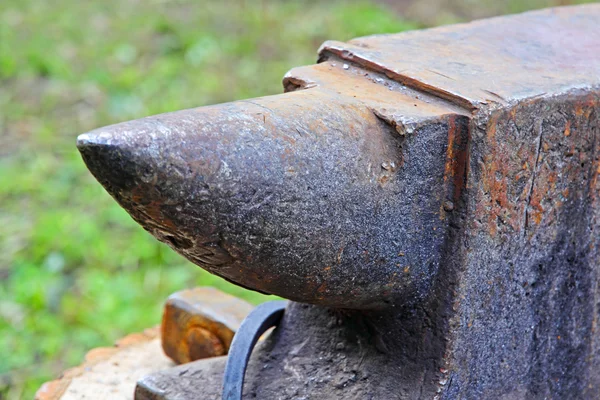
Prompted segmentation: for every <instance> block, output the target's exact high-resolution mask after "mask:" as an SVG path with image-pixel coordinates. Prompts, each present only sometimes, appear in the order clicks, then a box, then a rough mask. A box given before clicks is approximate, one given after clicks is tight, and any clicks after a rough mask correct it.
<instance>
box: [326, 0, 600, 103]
mask: <svg viewBox="0 0 600 400" xmlns="http://www.w3.org/2000/svg"><path fill="white" fill-rule="evenodd" d="M320 55H321V59H328V58H330V57H331V56H332V55H333V56H335V57H338V58H341V59H344V60H348V61H351V62H354V63H356V64H359V65H361V66H363V67H365V68H368V69H371V70H375V71H379V72H383V73H385V74H386V75H387V76H388V77H390V78H392V79H394V80H396V81H400V82H402V83H404V84H406V85H408V86H411V87H414V88H418V89H421V90H424V91H428V92H430V93H433V94H436V95H438V96H440V97H443V98H446V99H448V100H451V101H453V102H455V103H457V104H460V105H462V106H464V107H468V108H475V107H477V106H478V105H479V104H481V103H489V102H496V103H507V102H511V101H515V100H521V99H525V98H530V97H535V96H540V95H544V94H554V93H562V92H565V91H567V90H569V89H572V88H582V87H591V86H600V4H589V5H583V6H576V7H559V8H553V9H547V10H542V11H535V12H529V13H524V14H520V15H511V16H507V17H499V18H491V19H486V20H482V21H476V22H472V23H468V24H460V25H452V26H447V27H440V28H435V29H427V30H420V31H411V32H403V33H399V34H393V35H375V36H368V37H363V38H357V39H354V40H351V41H350V42H348V43H342V42H335V41H328V42H325V43H324V44H323V46H322V47H321V49H320Z"/></svg>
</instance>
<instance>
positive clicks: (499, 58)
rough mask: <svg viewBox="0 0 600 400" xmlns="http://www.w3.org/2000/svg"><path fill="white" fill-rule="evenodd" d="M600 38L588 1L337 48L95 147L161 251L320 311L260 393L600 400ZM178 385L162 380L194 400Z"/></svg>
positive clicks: (273, 361)
mask: <svg viewBox="0 0 600 400" xmlns="http://www.w3.org/2000/svg"><path fill="white" fill-rule="evenodd" d="M599 27H600V6H598V5H588V6H581V7H572V8H560V9H555V10H547V11H540V12H535V13H527V14H523V15H520V16H510V17H505V18H498V19H492V20H488V21H483V22H477V23H473V24H467V25H457V26H454V27H445V28H438V29H433V30H426V31H421V32H412V33H403V34H399V35H388V36H375V37H369V38H360V39H356V40H354V41H351V42H350V43H348V44H340V43H337V42H328V43H326V44H325V45H324V46H323V47H322V50H321V61H322V62H321V63H320V64H318V65H315V66H308V67H301V68H297V69H294V70H292V71H290V73H288V74H287V75H286V77H285V79H284V87H285V89H286V91H287V92H288V93H286V94H283V95H280V96H271V97H265V98H259V99H252V100H249V101H240V102H234V103H229V104H223V105H218V106H211V107H204V108H199V109H193V110H185V111H180V112H177V113H171V114H164V115H159V116H155V117H149V118H145V119H142V120H138V121H133V122H127V123H123V124H119V125H114V126H112V127H107V128H102V129H99V130H97V131H94V132H90V133H88V134H85V135H82V136H80V138H79V141H78V146H79V148H80V150H81V153H82V156H83V158H84V160H85V162H86V164H87V165H88V167H89V168H90V170H91V171H92V173H93V174H94V175H95V176H96V177H97V178H98V180H99V181H100V182H101V183H102V184H103V185H104V187H105V188H106V189H107V191H108V192H109V193H110V194H111V195H113V196H114V197H115V199H116V200H117V201H118V202H119V203H120V204H121V205H122V206H123V207H124V208H125V209H126V210H127V211H128V212H129V213H130V214H131V215H132V217H133V218H134V219H135V220H136V221H138V222H139V223H140V224H141V225H142V226H144V228H145V229H147V230H148V231H150V232H151V233H152V234H153V235H155V236H156V237H157V238H158V239H160V240H162V241H164V242H166V243H168V244H170V245H171V247H173V248H174V249H175V250H176V251H178V252H179V253H181V254H182V255H184V256H185V257H187V258H189V259H190V260H192V261H193V262H195V263H196V264H198V265H200V266H201V267H203V268H205V269H207V270H209V271H211V272H213V273H215V274H218V275H220V276H223V277H225V278H226V279H229V280H230V281H232V282H235V283H237V284H239V285H242V286H245V287H249V288H252V289H254V290H259V291H263V292H267V293H274V294H278V295H281V296H282V297H286V298H289V299H292V300H295V301H299V302H306V303H312V304H314V306H308V305H301V304H297V303H292V304H291V305H290V307H289V309H288V310H287V311H286V317H285V318H284V321H283V324H282V326H281V327H280V329H278V330H277V331H276V335H274V336H273V338H272V340H270V341H269V343H267V344H264V345H263V346H261V347H260V349H258V351H257V354H256V355H255V357H253V361H252V362H251V365H250V369H249V371H248V373H249V375H248V379H249V380H248V385H249V387H250V390H249V391H247V392H246V393H249V394H248V398H252V396H254V397H257V398H273V397H276V398H284V399H288V398H289V399H291V398H302V397H305V398H331V399H336V398H339V399H350V398H352V399H354V398H355V399H363V398H396V397H397V398H402V399H414V398H435V399H459V398H468V399H471V398H473V399H475V398H476V399H479V398H506V399H512V398H516V399H525V398H528V399H529V398H533V399H538V398H539V399H543V398H574V399H590V398H598V397H599V395H598V394H599V393H600V372H599V371H600V356H599V354H600V332H598V328H597V325H598V322H597V321H598V316H599V315H600V311H599V309H598V304H600V295H599V294H598V293H600V291H599V290H598V287H600V270H599V266H600V234H599V233H598V230H599V229H600V219H599V215H600V204H599V202H598V193H599V189H600V187H599V185H600V183H599V179H598V175H599V173H600V81H599V80H600V73H599V72H600V51H598V49H599V48H600V34H599V32H598V30H599V29H600V28H599ZM324 306H325V307H324ZM326 307H331V308H326ZM195 365H196V364H195ZM202 365H203V367H202V371H204V372H201V371H200V370H198V371H200V372H198V373H199V374H200V375H202V374H204V375H202V376H205V380H204V381H202V382H199V383H198V386H196V388H197V389H198V390H200V389H201V390H202V393H203V395H205V397H206V398H210V396H213V395H214V394H215V393H219V392H220V381H218V377H219V374H220V372H219V371H221V368H222V362H221V361H219V360H218V359H215V360H212V361H206V363H203V364H202ZM190 368H191V369H189V371H192V372H193V371H194V369H193V368H192V367H190ZM180 372H181V371H180ZM205 372H206V373H205ZM167 375H168V376H172V375H169V374H166V375H165V378H164V380H163V378H161V376H162V375H161V376H158V375H157V376H153V377H151V378H152V379H154V380H153V381H152V382H153V383H152V385H150V386H145V387H146V388H149V387H151V386H152V387H153V388H155V389H156V390H157V391H155V392H153V393H154V394H155V395H156V396H159V397H156V398H165V399H166V398H178V399H179V398H185V396H184V395H181V393H179V394H177V393H176V391H175V392H168V393H167V392H164V393H162V394H161V393H159V390H161V389H160V387H161V385H163V386H162V387H165V388H166V387H167V386H169V385H171V384H170V383H169V384H167V381H169V379H171V378H169V377H168V376H167ZM144 382H146V383H148V382H150V381H147V380H146V381H144ZM142 383H143V382H142ZM188 384H190V385H191V383H189V382H188ZM142 386H143V385H141V386H140V387H142ZM169 387H171V388H173V387H174V386H173V385H171V386H169ZM192 387H194V386H193V385H192V386H189V387H188V389H189V388H192ZM140 390H141V389H140ZM186 390H187V389H186ZM150 392H151V390H150ZM150 392H148V391H146V392H145V393H150ZM165 393H167V394H165ZM163 395H164V396H163ZM180 395H181V396H180ZM160 396H163V397H160ZM169 396H171V397H169ZM177 396H179V397H177Z"/></svg>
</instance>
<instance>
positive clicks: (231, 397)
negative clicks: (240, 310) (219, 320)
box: [221, 301, 287, 400]
mask: <svg viewBox="0 0 600 400" xmlns="http://www.w3.org/2000/svg"><path fill="white" fill-rule="evenodd" d="M286 304H287V301H270V302H268V303H263V304H261V305H259V306H258V307H256V308H255V309H254V310H252V312H251V313H250V314H248V316H247V317H246V319H244V321H243V322H242V324H241V326H240V328H239V329H238V330H237V332H236V334H235V336H234V337H233V341H232V342H231V346H230V347H229V356H228V357H227V364H226V365H225V376H224V377H223V395H222V397H221V398H222V399H223V400H241V399H242V390H243V388H244V374H245V373H246V366H247V365H248V360H249V359H250V354H252V349H253V348H254V345H255V344H256V342H257V341H258V338H259V337H260V336H261V335H262V334H263V333H265V331H266V330H267V329H269V328H271V327H272V326H277V325H278V324H279V321H280V320H281V317H283V312H284V310H285V306H286Z"/></svg>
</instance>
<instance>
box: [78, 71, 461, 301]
mask: <svg viewBox="0 0 600 400" xmlns="http://www.w3.org/2000/svg"><path fill="white" fill-rule="evenodd" d="M292 80H293V81H294V82H304V81H306V82H310V84H308V83H306V82H305V84H304V86H312V87H311V88H308V89H306V90H297V91H294V92H292V93H286V94H283V95H279V96H272V97H265V98H259V99H253V100H252V101H239V102H234V103H229V104H222V105H218V106H210V107H202V108H198V109H191V110H184V111H179V112H175V113H169V114H163V115H158V116H155V117H149V118H144V119H141V120H137V121H131V122H126V123H122V124H118V125H113V126H110V127H106V128H102V129H99V130H96V131H93V132H90V133H87V134H84V135H81V136H80V137H79V139H78V147H79V149H80V151H81V154H82V156H83V158H84V160H85V162H86V164H87V165H88V167H89V169H90V170H91V171H92V173H93V174H94V175H95V176H96V178H97V179H98V180H99V181H100V182H101V183H102V184H103V185H104V187H105V188H106V190H107V191H108V192H109V193H110V194H111V195H112V196H113V197H114V198H115V199H116V200H117V201H118V202H119V204H121V206H123V207H124V208H125V209H126V210H127V211H128V212H129V213H130V214H131V216H132V217H133V218H134V219H135V220H136V221H137V222H139V223H140V224H141V225H142V226H143V227H144V228H145V229H146V230H148V231H149V232H150V233H152V234H153V235H154V236H155V237H157V238H158V239H159V240H161V241H163V242H165V243H167V244H169V245H170V246H171V247H172V248H174V249H175V250H176V251H178V252H179V253H180V254H182V255H183V256H185V257H186V258H188V259H189V260H191V261H192V262H194V263H196V264H198V265H199V266H201V267H202V268H205V269H206V270H208V271H210V272H212V273H215V274H217V275H219V276H222V277H224V278H226V279H228V280H230V281H233V282H235V283H237V284H239V285H241V286H244V287H247V288H250V289H254V290H258V291H261V292H265V293H272V294H277V295H279V296H283V297H286V298H289V299H292V300H297V301H302V302H309V303H315V304H324V305H329V306H335V307H348V308H372V307H384V306H388V305H390V304H398V303H401V302H402V303H403V302H407V301H415V300H418V299H420V298H422V297H423V296H425V295H426V294H427V292H428V290H429V287H430V282H431V279H432V277H434V276H435V274H436V271H437V269H438V267H439V264H440V254H441V252H442V250H443V247H444V243H445V235H446V233H445V232H446V230H447V229H446V226H447V224H448V219H447V218H446V213H447V212H448V211H447V210H450V209H451V208H452V207H453V205H452V204H453V202H455V201H458V197H459V194H460V190H461V189H460V187H457V188H456V190H455V189H454V186H455V184H456V183H457V182H458V186H460V185H462V183H461V180H462V177H454V172H455V169H456V168H459V169H460V168H462V174H463V175H464V165H463V166H462V167H461V166H458V167H457V166H456V165H455V164H456V161H455V158H456V157H457V154H458V157H460V156H461V155H460V154H461V153H460V151H462V154H464V143H462V142H461V140H462V139H461V138H464V137H466V130H467V126H466V125H467V118H466V117H465V116H464V115H463V114H464V111H463V110H461V109H459V108H458V107H456V106H453V105H452V104H450V103H448V102H445V101H443V100H439V99H435V98H434V99H431V100H420V99H419V98H418V95H415V94H414V93H412V92H411V91H410V90H409V89H406V88H404V87H403V86H401V85H399V84H397V83H394V82H392V81H389V80H388V79H387V78H385V77H382V76H379V75H378V74H374V73H371V74H369V73H365V71H364V70H362V69H360V68H355V67H352V68H350V67H349V66H348V65H346V66H344V65H343V64H342V63H335V62H326V63H322V64H319V65H317V66H313V67H306V68H302V69H299V70H297V71H296V72H294V74H293V76H292V75H290V77H288V81H287V82H288V86H289V83H290V82H291V81H292ZM301 80H302V81H301ZM382 82H385V84H382ZM298 85H300V84H298ZM300 86H301V85H300ZM395 119H397V122H396V121H395ZM449 137H450V138H451V142H450V146H451V149H450V150H448V145H449V141H448V140H449V139H448V138H449ZM461 143H462V144H461ZM461 146H462V147H461ZM455 147H456V149H455ZM460 148H462V150H461V149H460ZM459 163H460V160H459ZM463 164H464V163H463ZM458 173H459V174H460V173H461V171H458ZM455 192H456V193H455ZM444 204H445V205H446V206H445V207H446V209H444Z"/></svg>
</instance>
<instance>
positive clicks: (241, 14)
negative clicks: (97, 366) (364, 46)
mask: <svg viewBox="0 0 600 400" xmlns="http://www.w3.org/2000/svg"><path fill="white" fill-rule="evenodd" d="M414 26H415V25H414V24H408V23H406V22H402V21H401V20H400V19H399V18H397V17H396V16H395V15H394V14H393V13H391V12H389V11H388V10H386V9H385V8H382V7H381V6H377V5H373V4H369V3H353V4H352V5H344V4H343V3H342V2H338V1H332V2H327V3H319V2H316V1H315V2H300V1H292V2H274V1H273V2H266V1H264V2H251V1H246V2H243V1H236V2H233V1H225V2H210V3H209V2H201V1H193V2H192V1H186V2H183V1H156V0H155V1H144V2H142V1H137V0H128V1H123V0H94V1H81V2H79V1H73V0H53V1H42V0H2V2H1V5H0V110H1V111H0V226H1V228H0V351H1V353H2V356H0V398H6V399H17V398H32V397H33V393H34V392H35V390H36V389H37V387H39V385H40V384H41V383H42V382H43V381H45V380H49V379H53V378H56V377H57V375H58V374H59V373H60V372H61V371H62V370H64V369H66V368H68V367H70V366H73V365H75V364H78V363H80V362H81V361H82V358H83V355H84V353H85V352H86V351H87V350H89V349H91V348H93V347H97V346H107V345H111V344H112V343H113V342H114V341H115V340H116V339H117V338H119V337H121V336H123V335H125V334H127V333H130V332H133V331H139V330H142V329H144V328H146V327H149V326H152V325H155V324H157V323H159V321H160V317H161V312H162V310H161V307H162V303H163V301H164V300H165V298H166V297H167V296H168V295H169V294H170V293H172V292H174V291H177V290H180V289H183V288H186V287H193V286H198V285H213V286H216V287H218V288H220V289H222V290H225V291H227V292H229V293H233V294H235V295H238V296H240V297H243V298H245V299H247V300H249V301H251V302H255V303H256V302H260V301H262V300H263V299H264V298H265V297H264V296H261V295H258V294H256V293H253V292H249V291H245V290H243V289H240V288H237V287H234V286H232V285H230V284H228V283H226V282H224V281H223V280H221V279H219V278H216V277H214V276H212V275H210V274H208V273H206V272H204V271H203V270H201V269H200V268H198V267H195V266H193V265H190V264H189V263H188V262H187V261H185V260H184V259H182V258H181V257H179V256H178V255H176V254H175V253H174V252H172V251H171V250H170V249H168V248H167V247H166V246H164V245H162V244H160V243H158V242H157V241H156V240H154V239H153V238H152V237H150V236H149V235H148V234H147V233H146V232H145V231H143V230H142V229H141V228H140V227H139V226H137V225H136V224H135V223H134V222H133V221H132V220H131V219H130V218H129V217H128V216H127V215H126V213H125V212H124V211H122V210H121V209H120V208H119V207H118V206H117V204H116V203H115V202H114V201H113V200H112V199H111V198H110V197H109V196H108V195H107V194H106V193H105V192H104V191H103V189H102V188H101V186H100V185H99V184H98V183H97V182H95V181H94V179H93V178H92V177H91V175H90V174H89V173H88V172H87V170H86V169H85V166H84V165H83V163H82V161H81V159H80V157H79V155H78V153H77V151H76V149H75V137H76V135H77V134H78V133H82V132H85V131H87V130H90V129H93V128H95V127H98V126H102V125H107V124H111V123H115V122H119V121H123V120H128V119H132V118H139V117H143V116H146V115H150V114H156V113H161V112H167V111H173V110H177V109H181V108H189V107H195V106H201V105H206V104H210V103H218V102H224V101H230V100H233V99H239V98H246V97H255V96H261V95H267V94H275V93H279V92H281V89H282V88H281V78H282V76H283V75H284V73H285V72H286V71H287V70H288V69H290V68H292V67H294V66H297V65H302V64H310V63H313V62H314V61H315V60H316V50H317V48H318V46H319V45H320V44H321V43H322V42H323V41H324V40H326V39H328V38H335V39H339V40H346V39H349V38H351V37H354V36H360V35H367V34H371V33H381V32H395V31H401V30H404V29H407V28H412V27H414Z"/></svg>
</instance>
